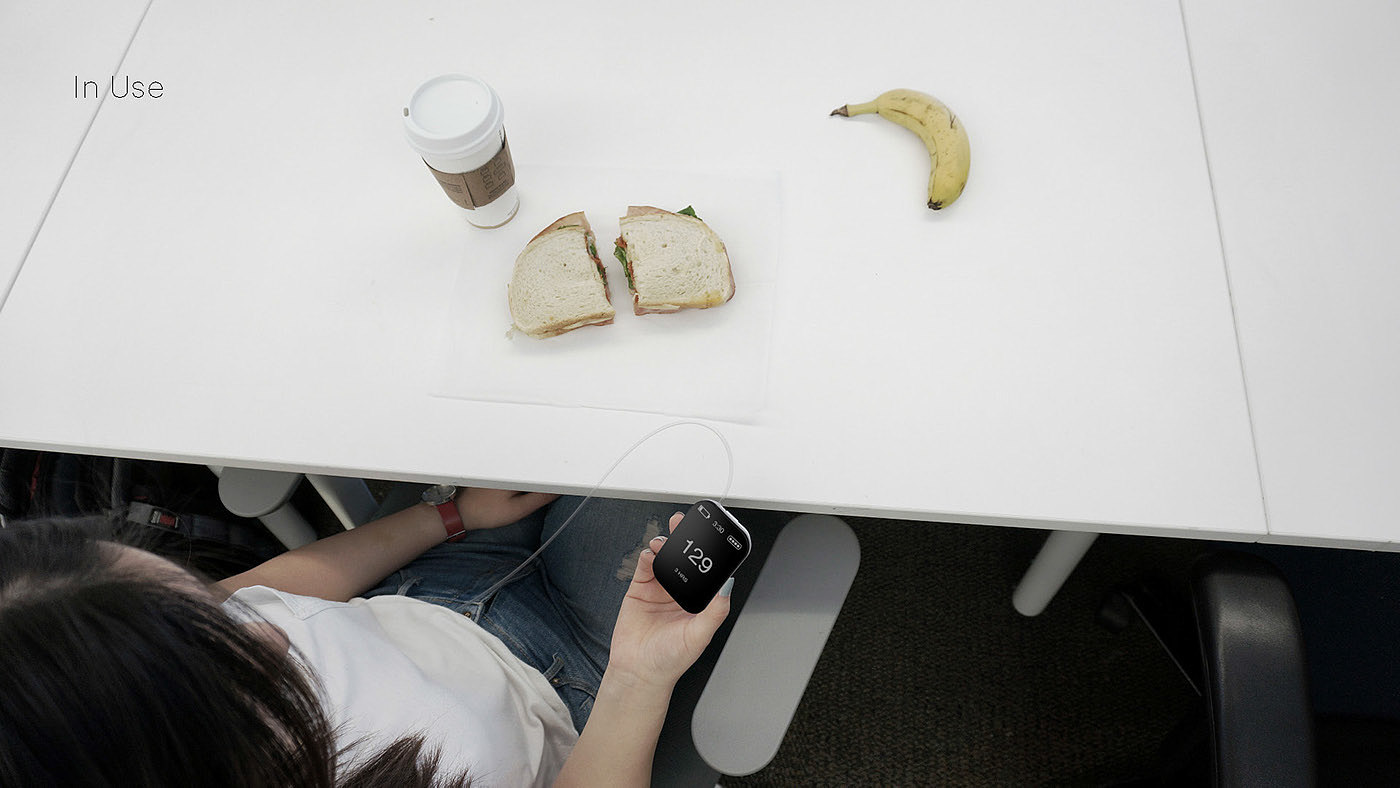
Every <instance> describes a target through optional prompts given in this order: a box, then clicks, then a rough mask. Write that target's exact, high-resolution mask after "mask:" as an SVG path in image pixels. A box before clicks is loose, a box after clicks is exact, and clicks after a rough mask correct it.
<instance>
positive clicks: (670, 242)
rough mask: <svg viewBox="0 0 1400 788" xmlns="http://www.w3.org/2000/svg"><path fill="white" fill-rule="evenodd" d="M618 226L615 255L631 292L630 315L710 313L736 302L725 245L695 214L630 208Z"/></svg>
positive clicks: (645, 207)
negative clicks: (729, 302)
mask: <svg viewBox="0 0 1400 788" xmlns="http://www.w3.org/2000/svg"><path fill="white" fill-rule="evenodd" d="M619 222H620V224H621V225H622V235H621V236H619V237H618V239H617V250H616V254H617V259H619V260H621V261H622V270H623V271H624V272H625V273H626V274H627V287H628V289H629V290H631V291H632V311H633V312H635V313H637V314H639V315H645V314H649V313H660V312H679V311H680V310H682V309H708V308H709V307H712V306H719V305H720V304H723V303H725V302H726V301H728V300H729V299H731V298H733V297H734V273H733V271H732V270H730V267H729V253H728V252H726V251H725V249H724V242H723V241H721V240H720V239H719V236H718V235H716V234H715V231H714V230H711V229H710V227H709V225H707V224H705V223H704V222H702V221H700V219H698V218H696V216H695V215H694V210H693V209H690V208H687V209H685V211H682V212H681V213H672V212H671V211H663V210H661V209H660V208H651V207H649V206H644V205H633V206H631V207H629V208H628V209H627V215H626V216H624V217H622V218H621V219H620V220H619Z"/></svg>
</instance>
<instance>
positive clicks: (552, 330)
mask: <svg viewBox="0 0 1400 788" xmlns="http://www.w3.org/2000/svg"><path fill="white" fill-rule="evenodd" d="M506 293H507V296H508V298H509V300H510V317H511V320H512V321H513V322H514V323H515V327H516V328H518V329H520V330H521V331H523V332H525V333H526V334H528V335H529V336H532V337H535V338H536V339H544V338H545V337H552V336H558V335H559V334H562V333H564V332H566V331H573V330H574V329H576V328H582V327H583V326H601V325H607V324H608V323H611V322H612V321H613V316H614V315H615V314H616V312H615V311H614V310H613V306H612V301H611V300H610V298H609V293H608V275H607V273H606V272H604V270H603V263H602V261H601V260H599V259H598V247H597V245H596V244H595V243H594V240H593V229H592V228H591V227H589V226H588V218H587V217H585V216H584V215H583V212H582V211H579V212H578V213H571V214H569V215H568V216H565V217H563V218H562V219H559V220H558V221H556V222H554V223H553V224H551V225H550V226H548V227H546V228H544V229H543V230H541V231H540V234H539V235H536V236H535V237H534V238H532V239H531V240H530V243H528V244H526V245H525V249H524V250H522V251H521V252H520V255H519V256H518V257H516V258H515V270H514V272H513V273H512V274H511V278H510V285H509V286H508V287H507V288H506Z"/></svg>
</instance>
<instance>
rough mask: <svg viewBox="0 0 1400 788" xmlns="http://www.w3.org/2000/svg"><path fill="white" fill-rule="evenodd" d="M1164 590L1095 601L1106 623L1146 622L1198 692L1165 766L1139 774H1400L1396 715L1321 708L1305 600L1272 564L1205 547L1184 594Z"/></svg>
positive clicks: (1247, 778)
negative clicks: (1186, 597) (1303, 617)
mask: <svg viewBox="0 0 1400 788" xmlns="http://www.w3.org/2000/svg"><path fill="white" fill-rule="evenodd" d="M1167 588H1168V587H1167V586H1166V584H1165V583H1162V582H1159V581H1154V580H1145V581H1137V582H1134V583H1132V584H1129V585H1126V586H1120V587H1119V588H1117V589H1115V590H1114V591H1113V592H1111V593H1110V594H1109V596H1108V598H1107V599H1106V601H1105V602H1104V605H1103V607H1102V608H1101V610H1100V622H1101V623H1103V624H1105V625H1106V626H1108V627H1109V628H1110V629H1122V628H1123V627H1126V626H1127V625H1128V624H1129V623H1131V622H1132V621H1133V620H1141V621H1142V622H1143V623H1144V624H1146V626H1147V628H1148V630H1149V631H1150V632H1151V633H1152V634H1153V636H1154V637H1155V638H1156V639H1157V641H1158V642H1159V643H1160V644H1161V645H1162V647H1163V648H1164V649H1165V651H1166V652H1167V654H1168V656H1169V657H1170V658H1171V659H1172V661H1173V662H1174V663H1175V664H1176V666H1177V668H1178V670H1180V672H1181V674H1182V676H1183V677H1184V678H1185V679H1186V681H1187V683H1188V684H1189V685H1190V686H1191V688H1192V689H1193V690H1194V691H1195V693H1196V694H1197V696H1198V697H1199V698H1200V699H1201V703H1200V704H1199V706H1198V707H1197V708H1196V709H1195V710H1194V711H1193V712H1192V713H1191V714H1190V715H1188V717H1187V719H1185V720H1183V721H1182V723H1181V724H1180V725H1178V726H1177V728H1176V729H1175V730H1174V731H1173V732H1172V734H1171V735H1170V736H1169V737H1168V738H1167V741H1166V742H1164V745H1163V748H1162V751H1161V755H1160V764H1159V766H1160V768H1159V772H1158V774H1157V775H1155V776H1154V777H1153V778H1149V779H1145V780H1140V781H1137V782H1135V783H1134V784H1139V785H1218V786H1230V787H1231V788H1233V787H1234V786H1269V787H1270V788H1287V787H1288V786H1313V785H1318V784H1322V785H1348V786H1355V785H1395V784H1400V726H1397V725H1396V723H1395V721H1393V720H1384V719H1370V718H1359V717H1354V716H1341V715H1318V714H1316V713H1315V711H1314V706H1313V699H1312V697H1311V695H1310V691H1309V689H1310V683H1311V679H1310V676H1309V664H1308V660H1307V657H1306V653H1305V645H1304V631H1303V628H1302V624H1301V622H1300V618H1299V613H1298V607H1297V605H1296V604H1295V600H1294V596H1293V593H1292V591H1291V589H1290V587H1289V585H1288V583H1287V582H1286V581H1285V579H1284V577H1283V575H1282V574H1281V573H1280V572H1279V570H1278V569H1277V568H1275V566H1274V565H1273V564H1271V563H1270V562H1268V561H1266V560H1264V559H1263V558H1260V557H1258V556H1256V555H1252V554H1248V553H1243V552H1214V553H1208V554H1206V555H1203V556H1201V557H1200V558H1198V559H1197V560H1196V561H1195V562H1194V564H1193V565H1192V567H1191V572H1190V597H1191V598H1190V602H1189V603H1184V602H1182V601H1181V600H1179V599H1174V598H1173V597H1172V595H1171V593H1170V592H1169V591H1168V590H1167ZM1338 612H1339V613H1340V612H1341V611H1338Z"/></svg>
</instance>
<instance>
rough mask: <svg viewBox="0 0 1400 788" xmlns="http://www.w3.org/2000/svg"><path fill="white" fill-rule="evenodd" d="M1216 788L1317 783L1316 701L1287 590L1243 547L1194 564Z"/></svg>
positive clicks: (1194, 598)
mask: <svg viewBox="0 0 1400 788" xmlns="http://www.w3.org/2000/svg"><path fill="white" fill-rule="evenodd" d="M1192 602H1193V606H1194V608H1195V612H1196V625H1197V628H1198V630H1199V632H1200V636H1201V657H1202V665H1203V667H1204V683H1205V693H1206V695H1207V697H1208V699H1209V709H1210V725H1211V735H1212V737H1213V738H1214V748H1213V749H1214V753H1215V758H1214V773H1215V781H1216V784H1218V785H1226V786H1236V785H1260V786H1293V785H1299V786H1310V785H1313V784H1314V782H1315V773H1316V769H1315V754H1314V743H1313V715H1312V704H1311V702H1310V701H1309V698H1308V680H1307V665H1306V660H1305V658H1304V652H1303V639H1302V631H1301V627H1300V625H1299V622H1298V611H1297V608H1296V607H1295V606H1294V603H1293V595H1292V594H1291V593H1290V592H1289V590H1288V584H1287V583H1285V582H1284V580H1283V578H1282V577H1281V576H1280V575H1279V573H1278V571H1277V570H1276V569H1274V567H1273V566H1272V565H1270V564H1269V563H1268V562H1266V561H1264V560H1263V559H1260V558H1257V557H1255V556H1251V555H1245V554H1242V553H1214V554H1211V555H1207V556H1204V557H1202V558H1201V559H1199V560H1198V561H1197V562H1196V564H1195V565H1194V566H1193V567H1192Z"/></svg>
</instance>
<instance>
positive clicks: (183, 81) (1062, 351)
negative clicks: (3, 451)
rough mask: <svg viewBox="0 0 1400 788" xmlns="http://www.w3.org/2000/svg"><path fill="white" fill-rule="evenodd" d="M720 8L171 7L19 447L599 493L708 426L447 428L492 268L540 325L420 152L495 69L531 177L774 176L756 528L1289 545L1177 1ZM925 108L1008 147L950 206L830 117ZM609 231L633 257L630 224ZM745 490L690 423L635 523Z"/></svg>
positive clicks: (477, 419)
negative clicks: (878, 522)
mask: <svg viewBox="0 0 1400 788" xmlns="http://www.w3.org/2000/svg"><path fill="white" fill-rule="evenodd" d="M690 8H691V10H689V11H687V12H684V13H683V14H682V13H681V12H677V11H675V10H671V9H672V7H671V6H663V5H658V4H622V3H606V2H605V3H598V4H594V5H592V6H590V7H589V9H588V12H587V13H586V14H585V13H567V14H559V15H557V16H556V15H549V14H542V13H538V12H531V13H529V18H528V19H527V18H526V17H525V14H526V13H527V12H526V11H525V10H522V9H521V8H520V7H519V5H518V4H510V3H495V4H487V5H476V4H471V5H464V4H460V3H447V2H426V1H425V0H417V1H416V2H404V3H394V4H365V6H364V7H356V8H355V10H354V12H353V13H351V12H349V11H347V10H345V8H344V6H343V4H339V3H333V2H330V1H329V0H318V1H315V2H305V3H296V4H282V3H276V2H273V1H272V0H256V1H250V2H244V3H237V4H230V3H223V2H214V0H181V1H180V2H174V0H155V2H154V4H153V6H152V8H151V10H150V12H149V14H148V16H147V18H146V20H145V22H144V24H143V26H142V29H141V30H140V32H139V34H138V35H137V37H136V39H135V42H134V44H133V46H132V49H131V52H130V54H129V55H128V57H127V60H126V62H125V64H124V68H125V70H126V71H127V72H129V73H130V75H131V76H132V77H133V78H137V79H158V80H161V81H162V82H163V83H164V84H165V85H166V94H165V96H164V97H163V98H161V99H159V100H158V101H150V102H145V103H142V102H134V101H125V102H111V101H109V102H108V103H107V104H106V105H104V107H103V109H102V111H101V113H100V115H99V117H98V118H97V121H96V122H95V124H94V126H93V129H92V131H91V133H90V134H89V136H88V139H87V141H86V143H85V144H84V147H83V150H82V152H81V154H80V155H79V157H78V159H77V161H76V162H75V164H74V166H73V169H72V172H71V173H70V175H69V178H68V182H67V184H66V185H65V187H64V189H63V191H62V193H61V194H60V195H59V197H58V199H57V201H56V202H55V204H54V206H53V210H52V211H51V213H50V215H49V217H48V220H47V222H46V224H45V226H44V228H43V231H42V232H41V233H40V235H39V237H38V239H37V241H36V243H35V245H34V247H33V250H32V252H31V255H30V258H29V260H28V262H27V263H26V265H25V267H24V270H23V272H22V274H21V276H20V277H19V279H18V281H17V282H16V285H15V287H14V290H13V292H12V294H11V297H10V299H9V302H8V303H7V304H6V306H5V307H4V309H3V310H0V369H6V370H12V369H19V368H23V369H24V370H25V375H24V385H6V386H3V387H0V444H6V445H26V446H28V445H33V446H46V447H54V448H60V449H69V450H77V451H89V452H99V453H100V452H108V453H113V454H122V455H129V456H142V457H160V458H172V459H180V460H190V461H211V462H217V463H220V464H232V465H247V466H254V467H270V468H296V469H305V470H321V471H331V472H342V473H346V474H355V475H363V476H370V477H380V478H405V479H435V480H446V479H451V480H456V481H460V482H468V483H472V482H480V483H491V484H498V485H505V486H515V487H519V488H522V489H545V490H582V489H586V488H588V487H590V486H591V485H592V483H593V482H595V481H596V480H597V479H598V477H599V476H600V474H601V473H602V472H603V471H604V470H605V469H606V468H607V467H608V466H609V465H610V464H611V463H612V461H613V460H614V459H615V458H616V457H617V456H618V455H619V454H621V452H622V451H623V450H625V449H626V448H627V447H628V446H630V445H631V444H632V443H633V441H635V440H636V439H637V438H639V437H640V436H641V435H642V434H644V433H645V432H647V431H648V430H650V429H652V428H653V427H656V426H659V425H662V424H665V423H667V422H668V421H670V420H671V419H672V418H673V416H672V415H662V414H661V413H656V414H649V413H644V412H637V411H617V410H608V409H600V408H582V407H551V406H547V405H522V404H511V403H501V402H484V401H477V400H472V399H464V398H462V397H441V396H433V394H432V393H431V392H432V391H433V389H434V387H435V386H436V385H438V381H439V380H440V376H439V375H438V374H437V371H436V368H437V367H438V366H439V365H442V364H452V363H454V359H453V358H451V357H450V354H447V353H444V347H445V345H444V343H443V341H442V333H443V332H442V325H443V320H445V319H447V318H448V317H449V316H450V315H451V314H452V313H451V312H450V311H449V310H450V309H451V308H452V304H451V303H450V300H451V299H450V298H449V297H448V295H449V293H450V292H451V290H452V288H453V285H454V283H455V282H456V281H457V274H458V273H459V271H460V270H461V267H462V266H464V265H479V266H495V267H497V268H498V269H499V270H500V272H501V273H500V280H499V281H500V285H501V286H502V298H504V283H505V281H506V279H507V278H508V271H509V267H510V264H511V260H510V259H490V260H482V259H478V258H477V257H474V249H482V248H486V247H487V246H488V245H487V244H483V243H481V242H480V241H479V239H481V238H482V237H483V236H482V235H481V232H482V231H477V230H473V229H470V228H468V227H467V226H466V225H465V223H464V222H463V221H462V219H461V217H460V215H458V213H457V209H456V208H455V207H454V206H452V205H451V203H449V202H448V201H447V200H446V198H445V197H444V196H443V195H442V194H441V193H440V192H439V191H438V187H437V186H436V184H434V183H433V182H432V180H431V178H430V177H429V176H428V174H427V173H426V172H425V171H424V170H423V168H422V164H421V163H420V162H418V161H417V160H416V159H415V158H414V156H413V155H412V154H411V152H409V150H408V149H407V147H406V144H405V143H404V141H403V139H402V137H401V132H400V128H399V122H400V108H401V107H402V105H403V101H404V98H405V97H406V96H407V95H408V93H409V91H410V90H411V89H412V88H413V86H414V85H415V84H417V82H418V81H420V80H421V79H423V78H425V77H427V76H430V75H432V74H436V73H440V72H447V71H466V72H471V73H476V74H478V75H480V76H482V77H484V78H486V79H487V80H488V81H490V82H491V83H492V84H493V85H494V86H495V87H496V89H497V90H498V91H499V92H500V94H501V96H502V97H503V99H504V100H505V104H506V126H507V129H508V131H509V134H510V142H511V148H512V150H513V151H514V154H515V160H516V162H517V164H518V165H520V167H521V171H522V173H524V172H536V173H548V172H549V171H550V170H551V168H554V169H556V170H558V169H570V168H584V167H588V168H595V169H597V170H598V171H599V172H600V173H601V174H602V177H605V178H606V177H607V173H609V172H611V171H615V170H619V169H621V168H627V169H629V170H632V171H643V172H658V173H659V172H666V173H675V172H677V171H681V172H684V171H687V170H690V171H695V172H722V171H729V172H734V173H739V174H745V173H772V174H775V177H776V179H777V183H778V187H777V188H776V189H775V193H776V194H777V197H776V200H777V201H778V202H779V203H780V204H778V205H776V206H770V209H771V210H773V211H774V213H775V214H776V215H777V216H778V217H779V219H778V222H779V223H780V228H779V232H778V241H777V245H778V248H779V250H780V251H779V256H780V260H779V263H778V266H777V267H778V270H779V274H778V276H779V278H778V280H777V281H778V287H777V296H776V298H775V300H774V306H773V307H772V309H773V318H772V319H773V323H772V332H771V347H770V348H769V353H768V358H769V359H770V361H769V376H768V380H767V381H766V388H765V393H764V400H763V407H762V408H761V409H760V410H758V411H757V412H756V414H755V415H753V416H750V417H745V418H743V419H739V420H736V421H732V422H714V423H715V425H716V426H717V428H718V429H720V430H721V431H722V432H723V433H724V434H725V435H726V436H727V438H728V440H729V441H730V442H731V443H732V445H733V448H734V454H735V468H734V481H733V488H732V490H731V495H730V502H731V503H733V504H736V505H757V506H768V507H775V508H784V509H789V510H802V511H830V512H838V513H869V514H876V515H885V516H895V517H908V518H915V519H925V520H949V521H968V522H979V523H989V524H1002V523H1004V524H1018V525H1038V526H1043V525H1053V526H1058V527H1064V528H1076V529H1089V530H1097V531H1124V532H1151V533H1175V534H1181V533H1199V534H1204V535H1211V536H1231V535H1236V536H1244V537H1247V538H1256V537H1258V536H1259V535H1262V534H1263V533H1264V532H1265V525H1264V516H1263V509H1262V505H1261V500H1260V489H1259V481H1258V470H1257V465H1256V463H1255V459H1254V453H1253V446H1252V442H1251V437H1250V430H1249V420H1248V414H1247V409H1246V404H1245V398H1244V387H1243V380H1242V375H1241V369H1240V363H1239V356H1238V348H1237V344H1236V342H1235V338H1234V331H1235V329H1234V325H1233V321H1232V316H1231V309H1230V300H1229V293H1228V288H1227V281H1226V274H1225V269H1224V265H1223V261H1222V256H1221V250H1220V244H1219V236H1218V230H1217V226H1216V222H1215V217H1214V208H1213V202H1212V199H1211V193H1210V185H1209V178H1208V173H1207V169H1206V160H1205V152H1204V149H1203V145H1202V140H1201V131H1200V122H1199V118H1198V116H1197V113H1196V108H1195V107H1196V105H1195V98H1194V93H1193V85H1192V78H1191V71H1190V64H1189V61H1188V59H1187V52H1186V42H1185V36H1184V31H1183V27H1182V18H1181V14H1180V10H1179V8H1178V6H1177V4H1176V3H1175V2H1171V1H1170V0H1158V1H1156V2H1140V3H1120V2H1114V1H1111V0H1098V1H1095V2H1083V3H1074V4H1069V5H1059V4H1045V3H1039V2H1034V0H1003V1H1002V2H990V3H976V4H964V3H887V4H881V3H859V4H852V3H846V2H841V3H835V2H832V3H823V4H812V3H783V4H746V3H740V2H737V0H732V1H731V2H726V3H711V4H706V5H704V6H703V7H701V6H692V7H690ZM735 19H743V20H744V23H743V24H742V25H738V24H735V23H734V22H733V20H735ZM892 87H914V88H918V89H922V90H926V91H928V92H930V93H933V94H935V95H938V96H939V97H941V98H943V99H944V100H945V101H947V102H948V103H949V104H950V105H951V106H952V107H953V108H954V110H956V111H957V113H958V115H959V117H960V118H961V119H962V120H963V122H964V123H965V124H966V126H967V127H968V129H969V132H970V136H971V139H972V144H973V151H974V152H973V165H972V176H971V181H970V184H969V186H968V189H967V192H966V194H965V195H964V196H963V198H962V199H961V200H960V201H959V202H958V203H957V204H956V205H954V206H952V207H951V208H949V209H947V210H945V211H942V212H940V213H937V214H935V213H932V212H930V211H929V210H928V209H927V208H925V207H924V199H923V189H924V184H925V181H926V178H927V169H926V158H925V157H924V153H923V149H922V147H921V146H920V145H919V143H918V141H917V140H916V139H915V138H914V137H913V136H912V135H909V134H908V133H907V132H905V131H903V130H902V129H899V128H897V127H895V126H893V125H891V124H888V123H885V122H883V121H881V120H879V119H875V118H859V119H851V120H844V119H839V118H830V117H828V113H829V112H830V111H831V109H833V108H834V107H836V106H839V105H841V104H844V103H847V102H852V101H863V100H868V99H871V98H873V97H874V96H875V95H876V94H877V93H879V92H880V91H881V90H884V89H887V88H892ZM520 189H521V194H522V200H523V201H524V202H525V203H526V204H527V205H529V204H531V203H532V201H533V202H534V203H535V204H546V205H550V206H551V207H550V209H549V211H548V212H547V213H552V214H554V215H563V214H565V213H568V212H570V211H572V210H575V209H577V208H578V207H582V206H577V205H562V204H561V205H555V204H554V202H555V201H552V197H551V182H550V178H549V177H548V176H547V175H537V177H536V179H535V180H534V181H533V182H525V181H523V180H522V182H521V183H520ZM657 193H658V194H659V193H660V192H657ZM666 195H668V197H669V195H670V192H666ZM639 201H640V200H639ZM682 204H683V203H682ZM587 207H588V208H589V210H590V218H591V219H592V220H593V222H594V225H595V227H596V228H597V229H598V232H599V236H600V239H607V238H610V237H611V235H612V233H614V232H615V228H616V224H615V218H614V217H616V216H619V215H621V213H622V211H623V210H625V205H621V204H618V205H612V204H611V202H609V203H608V204H605V205H592V204H590V205H589V206H587ZM666 207H679V206H675V205H670V204H668V205H667V206H666ZM697 208H699V209H700V213H701V215H702V216H704V215H706V213H707V211H708V212H710V213H712V214H717V215H719V216H723V215H725V213H726V211H728V210H730V208H731V206H730V205H729V204H728V203H725V202H723V201H722V200H721V201H720V203H719V204H711V205H707V206H697ZM522 211H524V209H523V208H522ZM610 211H616V213H609V212H610ZM551 218H552V217H551ZM507 227H510V225H508V226H507ZM600 246H603V251H604V254H605V255H606V252H607V249H606V246H604V245H603V244H600ZM735 265H736V266H739V265H742V261H741V260H737V259H736V261H735ZM610 270H611V272H612V275H613V276H614V277H617V279H615V281H621V280H620V276H621V274H620V271H619V269H618V267H617V266H616V265H615V264H611V269H610ZM620 289H621V288H620V287H615V288H614V294H615V296H616V294H617V293H618V292H619V290H620ZM742 298H743V294H742V293H741V294H740V295H739V296H737V297H736V299H735V301H734V302H733V303H732V304H731V305H726V306H725V307H723V308H724V309H730V308H734V309H738V308H741V306H742V305H741V301H740V299H742ZM618 301H621V299H618ZM591 330H596V331H605V330H607V329H591ZM497 334H499V332H496V333H495V334H493V335H492V336H490V337H483V340H482V341H499V337H498V336H497ZM517 341H519V340H517ZM725 353H726V348H723V347H716V348H715V349H714V359H713V365H714V367H715V368H716V369H717V370H718V372H719V374H722V372H723V368H724V363H725ZM596 374H599V375H607V374H613V371H611V370H608V369H599V370H597V372H596ZM619 374H621V373H619ZM688 384H690V385H693V383H691V382H689V381H685V380H677V381H676V385H677V386H683V385H688ZM566 386H568V381H566V380H560V381H552V380H548V379H542V380H541V381H540V387H541V389H540V390H541V391H542V392H547V391H548V389H549V388H550V387H566ZM656 409H657V410H658V411H671V412H674V411H675V410H676V409H675V408H672V407H669V405H668V403H667V402H664V401H658V402H657V405H656ZM681 415H684V414H683V413H682V414H681ZM724 470H725V469H724V463H723V454H722V452H720V451H719V450H718V449H717V448H716V443H715V441H714V439H713V437H712V436H710V435H708V434H706V433H704V432H702V431H701V430H699V429H697V428H693V427H685V428H680V429H677V430H674V431H672V432H670V433H666V434H663V435H662V436H659V437H658V438H657V439H655V440H654V441H653V442H652V443H649V444H647V445H646V446H644V447H643V448H642V449H641V450H639V451H638V452H637V454H636V455H634V456H633V457H632V458H630V459H629V460H628V461H627V462H625V463H624V464H623V465H622V466H621V467H619V468H618V470H617V473H616V474H615V475H614V477H613V478H612V479H611V480H610V481H609V483H608V486H607V490H608V492H609V494H616V495H640V496H646V497H664V498H672V497H674V498H690V497H693V496H697V495H715V494H717V493H718V492H719V490H720V488H722V487H723V480H724V476H725V472H724Z"/></svg>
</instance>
